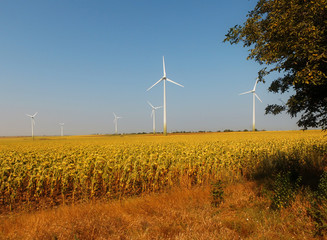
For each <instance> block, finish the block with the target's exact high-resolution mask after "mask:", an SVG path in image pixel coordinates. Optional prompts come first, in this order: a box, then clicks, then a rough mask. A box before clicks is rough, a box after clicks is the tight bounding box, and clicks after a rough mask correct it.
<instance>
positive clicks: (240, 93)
mask: <svg viewBox="0 0 327 240" xmlns="http://www.w3.org/2000/svg"><path fill="white" fill-rule="evenodd" d="M252 92H253V90H251V91H248V92H244V93H240V94H239V95H243V94H248V93H252Z"/></svg>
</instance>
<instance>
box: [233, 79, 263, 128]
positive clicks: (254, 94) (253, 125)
mask: <svg viewBox="0 0 327 240" xmlns="http://www.w3.org/2000/svg"><path fill="white" fill-rule="evenodd" d="M258 80H259V79H258V78H257V80H256V81H255V84H254V88H253V89H252V90H251V91H248V92H244V93H240V94H239V95H243V94H247V93H252V94H253V123H252V131H253V132H254V131H255V98H258V99H259V101H260V102H262V101H261V99H260V98H259V96H258V95H257V94H256V93H255V89H256V87H257V83H258Z"/></svg>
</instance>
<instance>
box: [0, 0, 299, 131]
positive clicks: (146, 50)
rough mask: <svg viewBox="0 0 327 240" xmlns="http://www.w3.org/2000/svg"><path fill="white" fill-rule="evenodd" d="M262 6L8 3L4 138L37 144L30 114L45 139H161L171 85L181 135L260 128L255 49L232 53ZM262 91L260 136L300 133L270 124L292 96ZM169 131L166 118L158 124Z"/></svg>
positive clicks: (1, 76) (2, 21)
mask: <svg viewBox="0 0 327 240" xmlns="http://www.w3.org/2000/svg"><path fill="white" fill-rule="evenodd" d="M256 2H257V1H255V0H230V1H216V0H215V1H214V0H207V1H195V0H179V1H173V0H166V1H149V0H139V1H132V0H126V1H125V0H122V1H105V0H95V1H87V0H80V1H77V0H58V1H53V0H46V1H44V0H31V1H25V0H12V1H1V2H0V31H1V38H0V52H1V55H0V82H1V87H0V112H1V118H0V136H16V135H19V136H22V135H24V136H26V135H30V134H31V125H30V119H29V117H27V116H26V114H34V113H35V112H38V115H37V116H36V118H35V121H36V126H35V135H59V134H60V126H59V123H61V122H63V123H65V126H64V131H65V134H67V135H84V134H94V133H99V134H107V133H114V123H113V119H114V116H113V112H115V113H116V114H117V115H119V116H121V117H123V118H122V119H119V125H118V128H119V132H123V133H132V132H150V131H152V120H151V117H150V114H151V108H150V106H149V105H148V104H147V101H150V102H151V103H152V104H153V105H155V106H159V105H162V102H163V86H162V84H159V85H157V86H155V87H154V88H152V89H151V90H150V91H148V92H147V91H146V89H147V88H148V87H150V86H151V85H152V84H154V83H155V82H156V81H158V80H159V79H160V78H161V77H162V75H163V72H162V56H165V61H166V71H167V77H168V78H170V79H172V80H173V81H176V82H178V83H180V84H182V85H184V86H185V87H184V88H181V87H179V86H176V85H173V84H171V83H167V126H168V132H171V131H199V130H205V131H217V130H224V129H233V130H243V129H251V127H252V95H251V94H247V95H242V96H239V95H238V94H239V93H242V92H246V91H249V90H251V89H252V88H253V85H254V82H255V79H256V77H257V72H258V70H259V69H260V68H261V66H260V65H259V64H258V63H256V62H254V61H250V60H249V61H248V60H246V57H247V55H248V49H245V48H243V47H242V44H240V45H233V46H231V45H230V44H229V43H223V40H224V37H225V34H226V33H227V31H228V29H229V28H230V27H233V26H234V25H236V24H241V23H243V22H244V20H245V19H246V14H247V13H248V11H250V10H252V9H253V7H254V6H255V4H256ZM268 85H269V81H268V82H267V83H266V84H263V83H259V84H258V86H257V94H258V95H259V97H260V98H261V99H262V101H263V103H260V102H259V101H256V128H257V129H266V130H294V129H298V128H297V126H296V119H291V118H290V117H289V116H288V115H278V116H272V115H265V114H264V112H265V111H264V109H265V107H266V106H267V104H271V103H280V101H279V98H282V99H283V100H286V99H287V97H286V96H281V95H277V94H273V93H268V91H267V88H268ZM156 117H157V119H156V123H157V131H162V122H163V120H162V118H163V114H162V109H159V110H158V111H157V114H156Z"/></svg>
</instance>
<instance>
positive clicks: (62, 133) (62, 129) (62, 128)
mask: <svg viewBox="0 0 327 240" xmlns="http://www.w3.org/2000/svg"><path fill="white" fill-rule="evenodd" d="M59 125H60V133H61V136H62V137H63V136H64V125H65V124H64V123H59Z"/></svg>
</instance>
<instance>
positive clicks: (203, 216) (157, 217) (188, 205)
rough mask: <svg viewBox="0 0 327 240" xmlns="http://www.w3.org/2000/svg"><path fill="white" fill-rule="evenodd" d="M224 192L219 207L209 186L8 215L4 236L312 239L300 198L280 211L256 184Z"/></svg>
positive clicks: (1, 224)
mask: <svg viewBox="0 0 327 240" xmlns="http://www.w3.org/2000/svg"><path fill="white" fill-rule="evenodd" d="M224 191H225V195H224V200H225V201H224V202H223V203H222V204H221V205H220V206H219V207H218V208H215V207H212V206H211V196H210V186H206V187H194V188H183V189H180V188H178V189H173V190H171V191H169V192H166V193H160V194H151V195H146V196H143V197H137V198H129V199H126V200H122V201H112V202H107V203H103V202H93V203H88V204H79V205H75V206H72V205H71V206H60V207H58V208H56V209H49V210H42V211H37V212H33V213H24V212H16V213H11V214H3V215H1V218H0V239H80V240H82V239H203V240H204V239H312V236H313V231H314V226H313V224H312V222H311V220H310V218H309V217H307V216H306V214H305V206H304V203H302V202H301V200H300V199H297V200H296V202H295V203H294V204H293V206H292V207H291V208H289V209H285V210H282V211H281V212H274V211H272V210H270V209H269V204H270V203H269V201H268V200H267V199H266V198H264V197H262V196H260V194H259V192H260V188H259V187H258V186H257V185H256V184H255V183H252V182H247V183H239V184H233V185H228V186H227V187H226V188H225V190H224Z"/></svg>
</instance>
